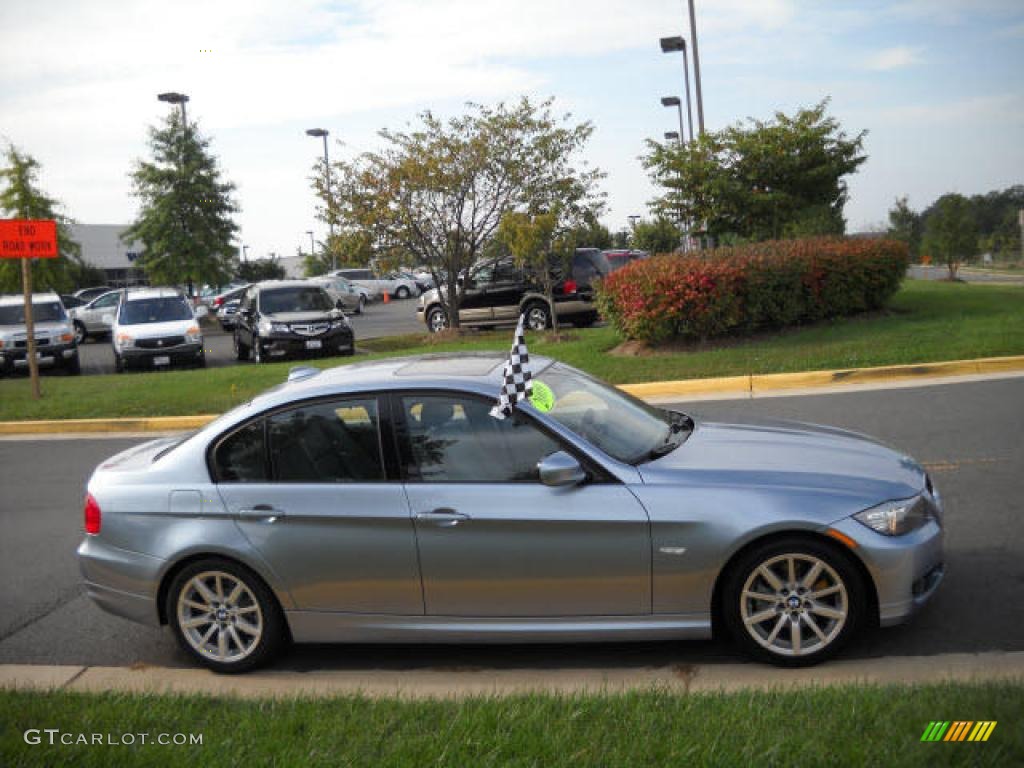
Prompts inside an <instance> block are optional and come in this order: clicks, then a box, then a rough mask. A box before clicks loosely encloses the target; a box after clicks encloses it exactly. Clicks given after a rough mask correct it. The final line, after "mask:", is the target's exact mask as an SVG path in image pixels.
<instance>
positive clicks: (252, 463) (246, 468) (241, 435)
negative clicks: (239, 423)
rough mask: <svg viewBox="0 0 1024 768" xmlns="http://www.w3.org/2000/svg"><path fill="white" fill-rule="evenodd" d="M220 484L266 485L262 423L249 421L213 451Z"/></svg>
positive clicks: (259, 420) (265, 460)
mask: <svg viewBox="0 0 1024 768" xmlns="http://www.w3.org/2000/svg"><path fill="white" fill-rule="evenodd" d="M213 461H214V464H215V465H216V474H217V481H218V482H222V483H264V482H266V481H267V479H268V476H269V475H268V472H267V451H266V445H265V443H264V441H263V420H262V419H257V420H256V421H252V422H249V423H248V424H246V425H245V426H244V427H242V428H241V429H238V430H236V431H234V432H232V433H231V434H230V435H228V436H227V437H225V438H224V439H223V440H221V441H220V444H219V445H218V446H217V449H216V451H215V452H214V457H213Z"/></svg>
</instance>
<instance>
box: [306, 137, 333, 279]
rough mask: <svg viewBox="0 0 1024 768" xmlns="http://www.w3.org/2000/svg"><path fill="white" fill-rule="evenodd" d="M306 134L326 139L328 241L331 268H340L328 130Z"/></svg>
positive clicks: (325, 166) (325, 169)
mask: <svg viewBox="0 0 1024 768" xmlns="http://www.w3.org/2000/svg"><path fill="white" fill-rule="evenodd" d="M306 135H307V136H313V137H315V138H321V139H323V140H324V172H325V174H326V179H327V230H328V232H329V235H328V238H327V242H328V243H331V269H332V270H333V269H337V268H338V264H337V257H336V256H335V255H334V244H333V243H332V242H331V241H332V240H333V239H334V213H333V211H332V206H331V163H330V159H329V158H328V156H327V136H328V131H327V130H325V129H323V128H309V129H307V130H306Z"/></svg>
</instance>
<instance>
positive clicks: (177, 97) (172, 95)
mask: <svg viewBox="0 0 1024 768" xmlns="http://www.w3.org/2000/svg"><path fill="white" fill-rule="evenodd" d="M156 98H157V101H162V102H164V103H166V104H177V105H178V106H179V107H181V139H182V141H181V156H180V158H179V159H178V175H179V176H182V177H183V176H184V175H185V142H186V140H187V139H188V113H187V112H186V111H185V105H186V104H188V94H184V93H178V92H176V91H168V92H167V93H158V94H157V96H156ZM186 233H187V230H186ZM186 256H187V254H186ZM188 261H191V259H188ZM185 282H186V284H187V285H188V295H189V299H191V298H192V294H193V293H194V291H193V286H192V275H186V276H185Z"/></svg>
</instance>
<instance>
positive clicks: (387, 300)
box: [384, 291, 391, 304]
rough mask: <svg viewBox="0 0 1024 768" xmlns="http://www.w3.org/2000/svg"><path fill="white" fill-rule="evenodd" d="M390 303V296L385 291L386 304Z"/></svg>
mask: <svg viewBox="0 0 1024 768" xmlns="http://www.w3.org/2000/svg"><path fill="white" fill-rule="evenodd" d="M389 301H391V299H390V297H389V296H388V292H387V291H384V303H385V304H387V303H388V302H389Z"/></svg>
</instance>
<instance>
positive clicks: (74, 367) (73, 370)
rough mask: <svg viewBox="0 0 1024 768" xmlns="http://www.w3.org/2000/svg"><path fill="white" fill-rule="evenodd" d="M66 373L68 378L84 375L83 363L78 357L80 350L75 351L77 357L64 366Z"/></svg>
mask: <svg viewBox="0 0 1024 768" xmlns="http://www.w3.org/2000/svg"><path fill="white" fill-rule="evenodd" d="M64 371H65V372H66V373H67V374H68V376H80V375H81V373H82V361H81V359H79V357H78V350H75V356H74V357H72V358H71V360H69V361H68V362H67V363H65V365H64Z"/></svg>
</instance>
